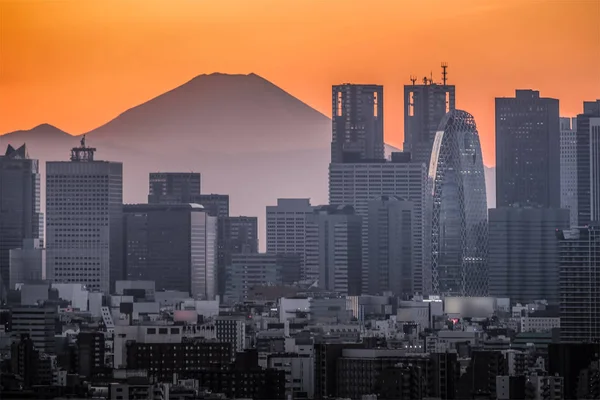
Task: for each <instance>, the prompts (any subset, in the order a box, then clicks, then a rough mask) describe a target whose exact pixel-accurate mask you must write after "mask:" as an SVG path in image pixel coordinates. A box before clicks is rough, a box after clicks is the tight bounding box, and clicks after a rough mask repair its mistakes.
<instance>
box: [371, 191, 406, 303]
mask: <svg viewBox="0 0 600 400" xmlns="http://www.w3.org/2000/svg"><path fill="white" fill-rule="evenodd" d="M413 219H414V212H413V203H412V202H411V201H405V200H403V199H401V198H399V197H396V196H381V197H379V198H376V199H373V200H371V201H369V214H368V217H367V221H368V222H367V224H368V239H367V242H368V245H369V253H368V254H369V264H368V268H369V293H368V294H373V295H374V294H382V293H383V292H385V291H391V292H393V294H394V295H397V296H403V297H407V296H412V295H413V294H414V291H413V287H412V286H413V285H412V284H413V271H412V270H413V247H414V243H413V235H414V232H413V225H414V221H413Z"/></svg>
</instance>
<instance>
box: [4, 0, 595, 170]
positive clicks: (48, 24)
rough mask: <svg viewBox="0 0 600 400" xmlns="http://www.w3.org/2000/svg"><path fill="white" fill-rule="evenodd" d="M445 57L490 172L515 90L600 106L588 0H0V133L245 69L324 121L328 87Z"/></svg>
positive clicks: (566, 107) (90, 122) (98, 111)
mask: <svg viewBox="0 0 600 400" xmlns="http://www.w3.org/2000/svg"><path fill="white" fill-rule="evenodd" d="M441 61H446V62H448V63H449V65H450V67H449V81H450V82H451V83H453V84H455V85H456V86H457V90H456V92H457V107H459V108H461V109H464V110H467V111H469V112H471V113H472V114H473V115H474V116H475V119H476V121H477V122H478V125H479V131H480V134H481V136H482V138H483V140H482V143H483V151H484V157H485V163H486V164H488V165H493V164H494V97H496V96H511V95H513V94H514V90H515V89H516V88H533V89H538V90H540V92H541V94H542V96H547V97H555V98H559V99H560V106H561V114H562V115H564V116H573V115H575V114H577V113H578V112H580V110H581V109H582V101H583V100H594V99H597V98H600V0H549V1H542V0H419V1H416V0H415V1H409V0H362V1H354V0H139V1H138V0H0V132H1V133H6V132H9V131H13V130H17V129H29V128H32V127H33V126H35V125H38V124H40V123H45V122H46V123H50V124H53V125H56V126H57V127H59V128H61V129H63V130H65V131H67V132H69V133H72V134H80V133H83V132H86V131H89V130H91V129H93V128H95V127H97V126H98V125H101V124H103V123H105V122H107V121H108V120H110V119H112V118H114V117H115V116H116V115H118V114H119V113H121V112H123V111H124V110H126V109H127V108H129V107H132V106H135V105H137V104H139V103H141V102H143V101H146V100H148V99H150V98H152V97H154V96H156V95H158V94H160V93H162V92H164V91H166V90H169V89H172V88H173V87H175V86H178V85H180V84H182V83H184V82H186V81H187V80H189V79H191V78H192V77H194V76H196V75H198V74H202V73H212V72H225V73H249V72H255V73H257V74H259V75H261V76H262V77H264V78H266V79H268V80H270V81H271V82H273V83H274V84H276V85H278V86H280V87H281V88H283V89H284V90H286V91H288V92H289V93H291V94H292V95H294V96H296V97H298V98H300V99H301V100H303V101H304V102H306V103H308V104H309V105H311V106H313V107H315V108H316V109H318V110H319V111H321V112H323V113H324V114H326V115H329V114H330V107H331V106H330V102H331V99H330V96H331V85H332V84H336V83H342V82H352V83H377V84H383V85H384V86H385V99H384V101H385V118H386V125H385V136H386V141H387V142H388V143H390V144H392V145H395V146H398V147H400V146H401V145H402V137H403V132H402V131H403V129H402V108H403V104H402V85H403V84H406V83H409V76H410V75H411V74H414V75H417V76H419V77H422V76H424V75H429V74H430V72H431V71H432V72H433V77H434V79H436V80H439V79H440V62H441Z"/></svg>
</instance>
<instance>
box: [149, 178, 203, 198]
mask: <svg viewBox="0 0 600 400" xmlns="http://www.w3.org/2000/svg"><path fill="white" fill-rule="evenodd" d="M200 188H201V178H200V174H199V173H197V172H150V188H149V191H148V203H149V204H168V203H192V202H193V197H194V196H199V195H200V193H201V192H200Z"/></svg>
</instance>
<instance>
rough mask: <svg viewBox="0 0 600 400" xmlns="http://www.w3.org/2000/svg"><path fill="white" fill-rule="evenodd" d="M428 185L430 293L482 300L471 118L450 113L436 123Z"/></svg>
mask: <svg viewBox="0 0 600 400" xmlns="http://www.w3.org/2000/svg"><path fill="white" fill-rule="evenodd" d="M429 185H430V191H431V195H432V197H433V198H432V199H431V200H429V207H428V208H429V210H428V215H427V221H428V226H429V225H430V226H431V231H430V235H431V236H430V237H431V239H430V240H431V253H430V254H431V267H432V274H433V291H434V293H436V294H448V295H454V296H485V295H487V292H488V285H487V283H488V282H487V279H488V276H487V268H486V267H487V260H486V258H487V241H488V225H487V200H486V193H485V177H484V171H483V160H482V157H481V145H480V142H479V133H478V132H477V126H476V124H475V119H474V118H473V116H472V115H471V114H469V113H467V112H465V111H462V110H453V111H450V112H449V113H448V114H446V116H445V117H444V118H443V119H442V121H441V123H440V126H439V130H438V131H437V133H436V136H435V141H434V144H433V151H432V153H431V164H430V166H429Z"/></svg>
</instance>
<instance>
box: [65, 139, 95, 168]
mask: <svg viewBox="0 0 600 400" xmlns="http://www.w3.org/2000/svg"><path fill="white" fill-rule="evenodd" d="M80 143H81V146H80V147H73V148H72V149H71V161H78V162H87V161H94V152H95V151H96V149H95V148H93V147H86V146H85V135H83V137H82V138H81V141H80Z"/></svg>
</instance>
